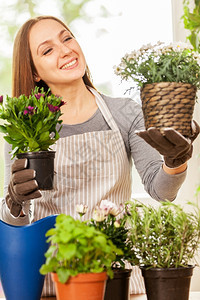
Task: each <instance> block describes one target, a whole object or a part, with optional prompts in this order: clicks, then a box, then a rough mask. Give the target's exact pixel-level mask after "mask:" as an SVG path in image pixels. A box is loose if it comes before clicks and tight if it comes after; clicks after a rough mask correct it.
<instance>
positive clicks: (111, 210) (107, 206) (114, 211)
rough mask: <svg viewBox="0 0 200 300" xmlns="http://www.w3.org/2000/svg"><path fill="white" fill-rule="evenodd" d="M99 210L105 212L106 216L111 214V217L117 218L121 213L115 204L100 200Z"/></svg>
mask: <svg viewBox="0 0 200 300" xmlns="http://www.w3.org/2000/svg"><path fill="white" fill-rule="evenodd" d="M100 208H101V209H102V210H104V211H105V214H106V215H109V214H111V215H113V216H117V215H118V214H119V213H120V212H121V209H119V208H118V207H117V205H116V204H115V203H113V202H111V201H109V200H102V201H101V203H100Z"/></svg>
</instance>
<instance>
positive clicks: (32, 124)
mask: <svg viewBox="0 0 200 300" xmlns="http://www.w3.org/2000/svg"><path fill="white" fill-rule="evenodd" d="M64 104H65V103H64V101H63V100H62V98H61V97H59V96H56V95H53V94H52V93H51V92H50V89H49V90H48V91H47V92H44V90H43V89H41V90H39V88H38V87H36V88H35V89H34V90H33V91H32V93H31V95H29V96H26V95H20V96H19V97H18V98H17V97H9V96H7V99H6V101H5V103H4V101H3V96H0V119H3V120H5V123H4V124H3V125H0V132H2V133H3V134H4V139H5V140H6V141H7V142H8V143H9V144H11V145H12V150H13V151H12V157H14V156H15V155H16V154H18V153H24V152H35V151H46V150H49V149H50V146H51V145H53V144H54V143H55V142H56V141H57V140H58V139H59V130H60V129H61V126H60V128H59V129H58V128H57V127H56V125H57V124H61V123H62V120H60V116H61V115H62V113H61V110H60V108H61V106H62V105H64Z"/></svg>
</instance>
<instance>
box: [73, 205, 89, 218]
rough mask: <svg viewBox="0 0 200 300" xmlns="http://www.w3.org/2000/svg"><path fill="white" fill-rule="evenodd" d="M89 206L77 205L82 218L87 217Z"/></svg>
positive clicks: (77, 210)
mask: <svg viewBox="0 0 200 300" xmlns="http://www.w3.org/2000/svg"><path fill="white" fill-rule="evenodd" d="M87 209H88V206H87V205H84V204H77V205H76V212H77V213H78V214H80V215H81V216H83V215H85V214H86V212H87Z"/></svg>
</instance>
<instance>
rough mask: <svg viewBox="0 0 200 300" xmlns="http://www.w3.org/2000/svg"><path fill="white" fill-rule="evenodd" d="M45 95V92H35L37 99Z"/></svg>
mask: <svg viewBox="0 0 200 300" xmlns="http://www.w3.org/2000/svg"><path fill="white" fill-rule="evenodd" d="M44 96H45V94H41V93H38V94H35V98H36V99H37V100H39V99H40V97H44Z"/></svg>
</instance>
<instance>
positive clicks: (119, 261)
mask: <svg viewBox="0 0 200 300" xmlns="http://www.w3.org/2000/svg"><path fill="white" fill-rule="evenodd" d="M76 211H77V212H78V213H79V215H80V216H81V217H82V216H83V215H84V214H85V213H86V212H87V206H86V205H83V204H81V205H77V206H76ZM126 220H127V211H126V209H125V206H124V205H123V204H120V205H119V206H117V205H116V204H115V203H113V202H111V201H108V200H102V201H101V202H100V204H99V205H97V206H96V207H95V209H94V211H93V213H92V219H91V220H89V221H86V222H87V224H90V225H91V226H93V227H95V228H96V229H97V230H99V231H101V232H102V233H104V234H105V235H106V236H107V238H108V239H109V240H111V241H112V243H113V244H114V245H115V246H116V247H117V249H119V250H120V251H118V253H116V258H115V260H114V261H113V262H112V268H113V269H115V268H121V269H124V268H125V262H126V261H129V262H130V260H131V259H132V255H133V252H132V242H131V240H130V239H129V238H128V228H127V227H126Z"/></svg>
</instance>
